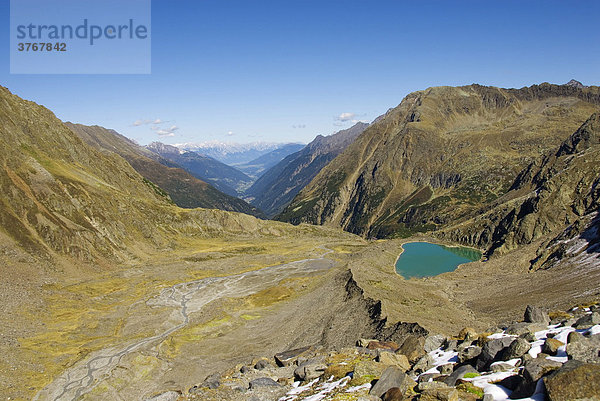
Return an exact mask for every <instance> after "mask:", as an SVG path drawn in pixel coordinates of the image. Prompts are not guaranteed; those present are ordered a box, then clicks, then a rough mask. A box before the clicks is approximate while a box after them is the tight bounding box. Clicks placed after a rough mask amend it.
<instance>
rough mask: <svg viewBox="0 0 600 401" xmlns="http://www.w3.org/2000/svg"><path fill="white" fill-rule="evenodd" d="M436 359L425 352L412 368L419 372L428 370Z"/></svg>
mask: <svg viewBox="0 0 600 401" xmlns="http://www.w3.org/2000/svg"><path fill="white" fill-rule="evenodd" d="M433 363H434V360H433V358H432V357H431V355H429V354H425V355H424V356H423V357H422V358H421V359H419V360H418V361H417V363H415V364H414V366H413V368H412V370H413V372H415V373H417V374H421V373H423V372H425V371H428V370H429V369H431V368H432V367H433Z"/></svg>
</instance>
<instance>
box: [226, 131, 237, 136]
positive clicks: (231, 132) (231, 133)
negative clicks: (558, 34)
mask: <svg viewBox="0 0 600 401" xmlns="http://www.w3.org/2000/svg"><path fill="white" fill-rule="evenodd" d="M234 135H235V134H234V133H233V131H229V132H227V136H234Z"/></svg>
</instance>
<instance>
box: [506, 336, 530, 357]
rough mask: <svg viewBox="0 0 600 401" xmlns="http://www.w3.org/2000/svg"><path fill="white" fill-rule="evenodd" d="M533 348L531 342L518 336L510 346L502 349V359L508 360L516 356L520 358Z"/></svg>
mask: <svg viewBox="0 0 600 401" xmlns="http://www.w3.org/2000/svg"><path fill="white" fill-rule="evenodd" d="M530 349H531V344H530V343H529V341H527V340H525V339H524V338H517V339H516V340H515V341H513V342H512V343H511V344H510V345H509V346H508V347H506V348H505V349H504V350H503V351H502V356H501V358H500V359H502V360H504V361H508V360H511V359H515V358H520V357H522V356H523V355H525V354H526V353H527V352H528V351H529V350H530Z"/></svg>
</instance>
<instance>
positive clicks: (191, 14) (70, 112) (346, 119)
mask: <svg viewBox="0 0 600 401" xmlns="http://www.w3.org/2000/svg"><path fill="white" fill-rule="evenodd" d="M47 1H53V0H47ZM8 3H9V2H8V0H0V17H1V18H2V21H3V23H2V28H0V46H1V48H0V53H1V54H3V55H4V57H2V58H1V59H0V60H2V61H3V62H2V63H1V64H0V85H3V86H6V87H8V88H9V89H10V90H11V91H12V92H13V93H15V94H17V95H19V96H21V97H23V98H26V99H29V100H33V101H35V102H38V103H40V104H43V105H44V106H46V107H48V108H50V109H51V110H52V111H54V112H55V113H56V115H57V116H58V117H59V118H60V119H62V120H65V121H67V120H68V121H74V122H80V123H84V124H98V125H102V126H105V127H109V128H114V129H116V130H117V131H119V132H120V133H122V134H124V135H126V136H128V137H131V138H133V139H135V140H137V141H138V142H140V143H143V144H145V143H148V142H151V141H154V140H161V141H163V142H166V143H181V142H202V141H207V140H220V141H235V142H252V141H269V142H309V141H310V140H312V138H313V137H314V136H315V135H317V134H325V135H327V134H331V133H333V132H335V131H337V130H339V129H343V128H346V127H348V126H350V125H351V124H352V120H366V121H371V120H373V119H374V118H375V117H377V116H378V115H380V114H382V113H384V112H385V111H386V110H387V109H388V108H390V107H394V106H396V105H397V104H399V103H400V101H401V100H402V98H403V97H404V96H405V95H406V94H408V93H410V92H412V91H415V90H421V89H425V88H427V87H429V86H437V85H465V84H470V83H480V84H485V85H494V86H500V87H522V86H527V85H531V84H534V83H540V82H544V81H547V82H552V83H565V82H567V81H568V80H569V79H571V78H575V79H578V80H579V81H581V82H583V83H584V84H586V85H598V84H600V82H599V74H598V73H599V72H600V51H598V44H599V43H600V40H599V39H600V31H599V30H598V24H597V18H598V15H599V13H600V2H598V1H595V0H593V1H577V0H574V1H564V0H562V1H523V0H521V1H364V0H363V1H353V0H347V1H326V0H321V1H312V0H306V1H294V0H285V1H281V0H280V1H260V0H257V1H247V0H246V1H229V0H218V1H217V0H214V1H208V0H194V1H183V0H153V1H152V73H151V74H150V75H11V74H10V73H9V61H8V54H9V29H8V21H9V4H8ZM57 3H59V2H58V1H57ZM340 116H342V118H340ZM155 120H161V121H163V123H161V124H139V125H137V126H136V125H134V122H136V121H138V122H140V121H141V122H150V121H155ZM342 120H343V121H342ZM174 127H176V129H172V128H174ZM153 128H154V129H153ZM161 131H162V132H161ZM159 132H161V133H162V134H163V135H159V134H158V133H159ZM168 132H172V134H173V136H166V135H165V134H166V133H168Z"/></svg>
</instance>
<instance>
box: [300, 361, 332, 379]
mask: <svg viewBox="0 0 600 401" xmlns="http://www.w3.org/2000/svg"><path fill="white" fill-rule="evenodd" d="M325 369H327V365H326V364H324V363H323V359H322V358H313V359H310V360H308V361H306V362H304V363H302V364H300V365H299V366H298V367H297V368H296V369H295V370H294V377H295V378H296V379H298V380H300V381H309V380H313V379H316V378H317V377H321V376H322V375H323V373H325Z"/></svg>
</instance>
